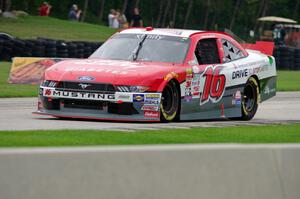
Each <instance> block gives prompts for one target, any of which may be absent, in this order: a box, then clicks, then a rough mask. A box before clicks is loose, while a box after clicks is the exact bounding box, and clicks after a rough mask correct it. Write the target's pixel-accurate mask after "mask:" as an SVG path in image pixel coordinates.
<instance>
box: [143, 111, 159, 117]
mask: <svg viewBox="0 0 300 199" xmlns="http://www.w3.org/2000/svg"><path fill="white" fill-rule="evenodd" d="M144 117H147V118H159V112H158V111H145V112H144Z"/></svg>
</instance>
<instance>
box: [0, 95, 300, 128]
mask: <svg viewBox="0 0 300 199" xmlns="http://www.w3.org/2000/svg"><path fill="white" fill-rule="evenodd" d="M36 104H37V98H2V99H0V113H1V114H0V130H36V129H42V130H47V129H96V130H124V131H132V130H144V129H145V130H153V129H162V128H166V129H173V128H191V127H223V126H236V125H262V124H289V123H300V92H279V93H277V96H276V97H274V98H272V99H270V100H268V101H266V102H263V103H262V104H260V105H259V108H258V112H257V113H256V115H255V117H254V119H252V120H251V121H231V120H213V121H189V122H176V123H171V124H170V123H141V122H102V121H87V120H84V121H82V120H61V119H56V118H52V117H48V116H39V115H32V112H33V111H35V109H36Z"/></svg>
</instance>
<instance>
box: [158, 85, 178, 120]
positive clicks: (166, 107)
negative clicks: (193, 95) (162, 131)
mask: <svg viewBox="0 0 300 199" xmlns="http://www.w3.org/2000/svg"><path fill="white" fill-rule="evenodd" d="M179 107H180V96H179V91H178V89H177V87H176V84H175V82H174V81H170V82H169V83H168V84H167V85H166V86H165V88H164V90H163V92H162V98H161V104H160V112H161V114H160V119H161V121H163V122H170V121H174V120H178V119H179Z"/></svg>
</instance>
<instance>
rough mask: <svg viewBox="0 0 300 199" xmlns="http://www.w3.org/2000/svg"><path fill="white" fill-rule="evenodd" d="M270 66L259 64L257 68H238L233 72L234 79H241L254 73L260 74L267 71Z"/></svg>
mask: <svg viewBox="0 0 300 199" xmlns="http://www.w3.org/2000/svg"><path fill="white" fill-rule="evenodd" d="M267 70H268V67H265V66H259V67H255V68H249V69H248V68H246V69H241V70H237V71H233V72H232V79H239V78H243V77H248V76H251V75H254V74H258V73H261V72H264V71H267Z"/></svg>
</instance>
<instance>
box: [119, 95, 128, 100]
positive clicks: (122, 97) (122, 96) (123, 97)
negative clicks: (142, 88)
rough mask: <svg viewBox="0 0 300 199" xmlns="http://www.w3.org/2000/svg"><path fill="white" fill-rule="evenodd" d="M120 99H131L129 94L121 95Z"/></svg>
mask: <svg viewBox="0 0 300 199" xmlns="http://www.w3.org/2000/svg"><path fill="white" fill-rule="evenodd" d="M118 99H130V96H129V95H119V96H118Z"/></svg>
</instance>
